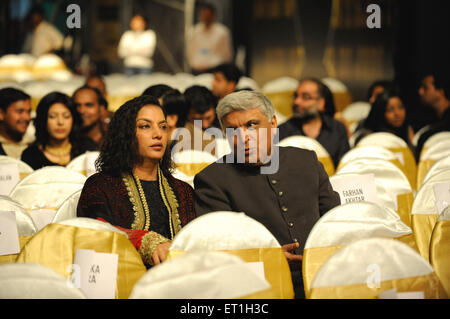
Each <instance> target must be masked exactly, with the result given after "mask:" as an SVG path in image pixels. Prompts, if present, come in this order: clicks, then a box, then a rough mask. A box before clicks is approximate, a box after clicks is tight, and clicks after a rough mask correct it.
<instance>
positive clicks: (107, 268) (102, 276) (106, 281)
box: [73, 249, 119, 299]
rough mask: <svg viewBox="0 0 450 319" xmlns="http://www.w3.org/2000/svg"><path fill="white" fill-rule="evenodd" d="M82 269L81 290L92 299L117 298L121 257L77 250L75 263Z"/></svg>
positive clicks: (88, 250) (87, 250)
mask: <svg viewBox="0 0 450 319" xmlns="http://www.w3.org/2000/svg"><path fill="white" fill-rule="evenodd" d="M73 263H74V264H75V265H78V267H79V269H80V278H79V279H80V281H79V282H80V289H81V290H82V291H83V292H84V293H85V295H86V296H87V297H88V298H91V299H114V298H115V297H116V282H117V269H118V265H119V255H118V254H109V253H97V252H95V251H94V250H90V249H77V250H76V251H75V258H74V262H73Z"/></svg>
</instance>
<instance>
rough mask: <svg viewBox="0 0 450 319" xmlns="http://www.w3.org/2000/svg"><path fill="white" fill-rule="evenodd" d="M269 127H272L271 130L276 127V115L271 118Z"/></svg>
mask: <svg viewBox="0 0 450 319" xmlns="http://www.w3.org/2000/svg"><path fill="white" fill-rule="evenodd" d="M270 126H272V128H276V127H277V117H276V115H274V116H273V117H272V120H271V121H270Z"/></svg>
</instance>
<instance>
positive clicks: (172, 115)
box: [161, 89, 189, 140]
mask: <svg viewBox="0 0 450 319" xmlns="http://www.w3.org/2000/svg"><path fill="white" fill-rule="evenodd" d="M161 100H162V103H161V105H162V107H163V108H164V110H165V111H166V120H167V133H168V136H169V139H172V140H173V139H176V136H175V135H176V133H175V131H176V130H177V128H180V127H184V126H185V124H186V120H187V113H188V111H189V105H188V103H187V102H186V97H185V96H184V94H182V93H181V92H180V91H179V90H177V89H173V90H170V91H167V92H166V93H164V95H163V96H162V97H161Z"/></svg>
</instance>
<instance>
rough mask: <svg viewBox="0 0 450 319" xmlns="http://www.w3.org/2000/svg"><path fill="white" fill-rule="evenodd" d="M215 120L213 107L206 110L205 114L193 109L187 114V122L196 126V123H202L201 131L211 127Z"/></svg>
mask: <svg viewBox="0 0 450 319" xmlns="http://www.w3.org/2000/svg"><path fill="white" fill-rule="evenodd" d="M215 119H216V112H215V109H214V107H211V108H210V109H208V110H207V111H206V112H205V113H203V114H202V113H198V112H197V111H195V110H194V109H191V110H190V111H189V114H188V120H189V122H191V123H192V124H196V121H202V130H206V129H207V128H209V127H211V125H212V123H213V122H214V120H215Z"/></svg>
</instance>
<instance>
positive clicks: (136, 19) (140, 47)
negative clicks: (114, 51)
mask: <svg viewBox="0 0 450 319" xmlns="http://www.w3.org/2000/svg"><path fill="white" fill-rule="evenodd" d="M130 28H131V30H127V31H125V33H124V34H123V35H122V37H121V38H120V41H119V47H118V54H119V57H121V58H122V59H124V61H123V64H124V67H125V69H124V70H125V74H126V75H128V76H131V75H135V74H151V73H152V70H153V60H152V57H153V54H154V53H155V48H156V33H155V31H153V30H151V29H147V21H146V20H145V18H144V17H143V16H142V15H140V14H136V15H134V16H133V17H132V18H131V21H130Z"/></svg>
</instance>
